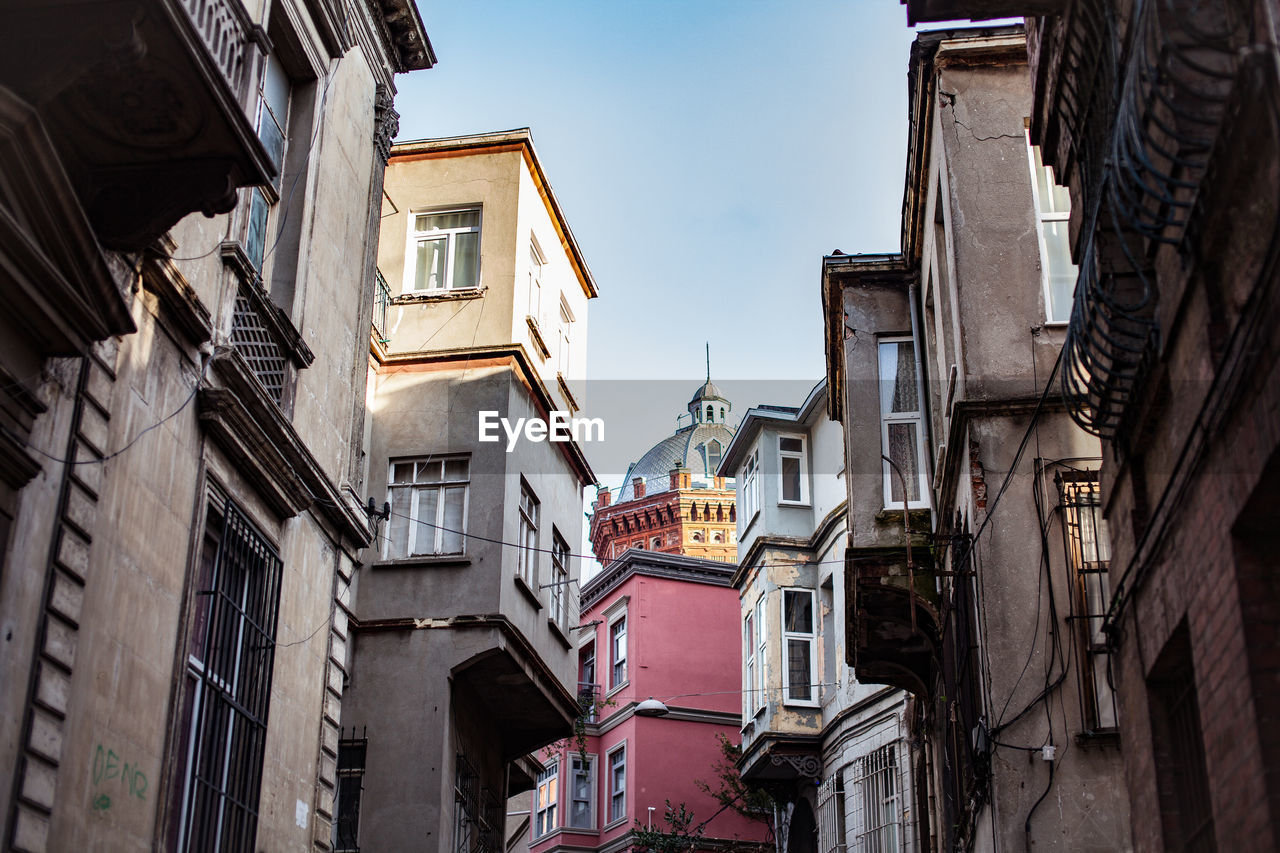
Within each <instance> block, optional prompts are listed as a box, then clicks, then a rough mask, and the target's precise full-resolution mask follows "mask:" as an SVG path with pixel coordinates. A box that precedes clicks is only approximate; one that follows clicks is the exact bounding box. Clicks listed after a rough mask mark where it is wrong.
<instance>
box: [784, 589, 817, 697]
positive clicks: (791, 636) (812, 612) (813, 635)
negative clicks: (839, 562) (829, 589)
mask: <svg viewBox="0 0 1280 853" xmlns="http://www.w3.org/2000/svg"><path fill="white" fill-rule="evenodd" d="M781 592H782V598H781V607H782V622H781V625H782V631H781V633H782V661H783V664H784V666H783V667H782V704H784V705H796V706H801V707H806V708H810V707H817V705H818V689H817V687H815V686H814V684H815V682H814V680H813V679H814V677H815V675H816V674H817V671H818V596H817V594H816V591H815V590H812V589H807V588H805V587H783V588H782V590H781ZM788 595H807V596H809V631H807V632H804V631H793V630H791V629H789V628H788V627H787V596H788ZM793 642H797V643H798V642H804V643H808V646H809V681H808V682H807V685H808V691H809V698H808V699H800V698H795V697H793V696H792V695H791V689H792V686H793V685H792V684H791V667H790V665H789V661H790V660H791V643H793ZM795 686H797V687H798V686H799V685H795Z"/></svg>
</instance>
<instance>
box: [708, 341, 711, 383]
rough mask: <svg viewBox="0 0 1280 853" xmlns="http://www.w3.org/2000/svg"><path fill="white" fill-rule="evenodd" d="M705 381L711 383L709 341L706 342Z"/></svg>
mask: <svg viewBox="0 0 1280 853" xmlns="http://www.w3.org/2000/svg"><path fill="white" fill-rule="evenodd" d="M707 381H708V382H710V381H711V341H707Z"/></svg>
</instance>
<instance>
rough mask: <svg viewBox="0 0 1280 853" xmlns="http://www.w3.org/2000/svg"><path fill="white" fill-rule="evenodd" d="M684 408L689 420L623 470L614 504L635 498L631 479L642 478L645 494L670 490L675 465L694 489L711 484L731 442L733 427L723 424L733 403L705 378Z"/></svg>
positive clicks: (707, 486) (710, 485)
mask: <svg viewBox="0 0 1280 853" xmlns="http://www.w3.org/2000/svg"><path fill="white" fill-rule="evenodd" d="M688 408H689V414H690V415H691V416H692V418H693V423H691V424H689V425H688V426H686V427H681V428H680V429H678V430H676V431H675V433H674V434H672V435H669V436H667V437H666V438H664V439H663V440H662V441H659V442H658V443H657V444H655V445H654V446H653V447H651V448H649V449H648V450H647V451H645V453H644V455H643V456H641V457H640V459H639V460H638V461H636V462H635V463H633V464H632V465H631V467H630V468H628V469H627V476H626V479H624V480H623V482H622V488H621V489H619V490H618V497H617V499H616V501H615V502H616V503H622V502H623V501H629V500H632V499H634V498H635V491H634V489H632V487H631V481H632V480H634V479H635V478H636V477H643V478H644V481H645V494H646V495H652V494H655V493H657V492H666V491H670V489H671V469H672V468H675V467H677V466H679V467H683V468H688V469H689V473H690V474H691V475H692V477H691V479H692V481H693V486H694V488H698V487H702V488H711V487H712V485H713V481H714V479H715V475H716V469H717V468H719V467H720V460H721V459H723V458H724V453H725V451H726V450H728V449H729V442H731V441H733V434H734V429H733V427H731V426H729V425H728V424H727V423H725V418H726V416H727V415H728V413H729V410H730V409H732V408H733V406H732V404H731V403H730V402H729V401H728V400H727V399H726V398H725V397H724V395H723V394H721V393H720V389H719V388H717V387H716V386H715V384H714V383H712V381H711V380H710V379H708V380H707V381H706V382H705V383H704V384H703V385H702V386H701V387H700V388H699V389H698V390H697V391H696V392H694V395H693V399H692V400H690V401H689V407H688Z"/></svg>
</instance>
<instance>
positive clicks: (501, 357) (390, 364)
mask: <svg viewBox="0 0 1280 853" xmlns="http://www.w3.org/2000/svg"><path fill="white" fill-rule="evenodd" d="M371 353H372V355H373V357H374V359H375V361H376V362H377V364H376V367H377V368H379V369H381V370H384V371H388V372H389V371H391V370H395V369H401V370H412V369H414V368H418V369H428V370H449V369H451V368H454V367H457V366H462V367H466V368H469V369H472V370H475V369H478V368H482V367H509V368H512V369H513V372H515V374H516V375H517V377H518V378H519V380H520V384H521V385H523V386H524V388H525V390H526V391H528V392H529V396H530V397H531V398H532V399H533V403H534V407H535V408H536V409H537V410H538V414H539V416H540V417H542V418H543V419H549V418H550V417H551V412H553V411H559V410H558V409H556V403H555V399H554V398H553V397H552V396H551V392H550V391H549V390H547V386H546V383H544V382H543V381H542V378H541V377H540V376H538V372H537V370H535V369H534V367H533V359H531V358H530V357H529V353H528V351H526V350H525V348H524V345H523V344H519V343H513V344H496V345H493V346H477V347H450V348H448V349H437V350H423V351H415V352H407V353H380V352H378V351H377V350H376V349H373V348H371ZM553 446H555V447H557V448H559V450H560V453H561V454H562V455H563V456H564V457H565V459H566V460H567V461H568V462H569V464H570V466H571V467H572V468H573V469H574V471H575V472H576V473H577V475H578V482H580V483H581V484H582V485H583V486H584V487H586V486H592V485H595V483H596V474H595V471H593V470H592V469H591V464H590V463H589V462H587V457H586V454H584V453H583V452H582V447H581V446H580V445H579V444H578V442H576V441H572V440H570V441H557V442H554V445H553Z"/></svg>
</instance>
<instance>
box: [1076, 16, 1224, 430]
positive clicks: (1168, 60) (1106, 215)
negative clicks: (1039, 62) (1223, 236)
mask: <svg viewBox="0 0 1280 853" xmlns="http://www.w3.org/2000/svg"><path fill="white" fill-rule="evenodd" d="M1111 15H1112V12H1111V11H1110V10H1109V9H1108V8H1107V6H1106V5H1105V4H1103V3H1101V2H1099V0H1078V2H1076V3H1075V4H1073V7H1072V12H1071V20H1070V23H1069V26H1071V27H1072V29H1073V32H1072V33H1071V34H1068V36H1067V37H1066V39H1067V41H1066V45H1067V46H1066V49H1064V60H1063V61H1064V63H1065V62H1068V61H1070V60H1071V58H1072V57H1076V58H1077V59H1081V60H1082V61H1083V58H1084V57H1086V56H1087V55H1088V53H1089V52H1090V51H1092V52H1093V53H1094V54H1096V57H1097V58H1096V59H1095V60H1091V61H1083V64H1082V66H1081V70H1082V74H1081V80H1080V82H1079V83H1076V82H1074V81H1073V80H1072V77H1071V75H1070V74H1067V75H1065V77H1064V83H1063V86H1062V99H1063V102H1064V104H1063V107H1062V108H1061V110H1060V111H1059V113H1060V115H1061V120H1062V121H1063V122H1064V124H1065V127H1066V130H1067V132H1068V133H1070V134H1071V138H1072V140H1073V142H1074V144H1075V157H1076V160H1077V164H1076V165H1077V167H1078V168H1079V169H1081V180H1080V186H1081V188H1082V190H1083V191H1084V193H1085V198H1086V202H1087V209H1086V213H1085V221H1084V225H1083V228H1082V230H1081V233H1082V234H1083V235H1085V236H1084V239H1085V240H1086V243H1085V246H1084V247H1083V249H1082V251H1081V252H1080V262H1079V267H1080V273H1079V278H1078V280H1077V283H1076V290H1075V304H1074V306H1073V310H1072V314H1071V322H1070V325H1069V327H1068V331H1067V338H1066V342H1065V344H1064V347H1065V350H1066V352H1065V356H1066V358H1065V359H1064V364H1065V365H1066V367H1065V369H1064V370H1063V373H1062V390H1063V394H1064V396H1065V397H1066V400H1067V402H1068V404H1069V408H1070V411H1071V415H1072V417H1073V418H1074V420H1075V421H1076V422H1077V423H1078V424H1079V425H1080V426H1081V427H1083V428H1084V429H1086V430H1088V431H1090V432H1092V433H1094V434H1096V435H1100V436H1103V437H1112V436H1114V435H1115V434H1116V432H1117V430H1118V429H1119V428H1120V425H1121V422H1122V420H1123V418H1124V412H1125V404H1126V403H1127V401H1128V399H1129V398H1130V397H1131V396H1132V395H1133V394H1134V392H1135V391H1136V390H1137V389H1138V387H1139V384H1140V382H1141V380H1142V378H1143V376H1144V375H1145V373H1146V372H1147V368H1146V366H1147V363H1148V361H1149V360H1150V358H1151V354H1152V352H1153V351H1154V350H1155V349H1156V348H1157V347H1158V343H1159V341H1158V334H1159V329H1158V325H1157V322H1156V316H1155V311H1156V306H1157V303H1158V293H1157V288H1156V281H1155V273H1154V269H1153V260H1152V259H1153V256H1154V254H1155V250H1156V249H1157V248H1158V247H1159V245H1161V244H1169V245H1179V244H1180V243H1181V242H1182V239H1183V236H1184V234H1185V232H1186V226H1187V222H1188V219H1189V216H1190V211H1191V209H1192V208H1193V206H1194V204H1195V200H1196V196H1197V194H1198V192H1199V188H1200V183H1201V179H1202V177H1203V175H1204V172H1205V169H1206V168H1207V166H1208V162H1209V157H1210V155H1211V152H1212V150H1213V147H1214V143H1215V141H1216V139H1217V137H1218V134H1219V129H1220V126H1221V124H1222V120H1223V117H1224V115H1225V113H1226V109H1227V102H1228V100H1229V97H1230V94H1231V89H1232V86H1233V84H1234V80H1235V76H1236V67H1237V61H1238V60H1237V55H1238V54H1237V48H1238V47H1239V46H1240V44H1241V43H1242V41H1243V40H1244V39H1245V35H1246V32H1247V29H1248V28H1247V24H1246V22H1245V18H1244V16H1243V15H1242V14H1241V13H1240V12H1239V9H1238V4H1237V0H1209V1H1208V2H1194V3H1193V2H1189V0H1137V2H1136V3H1135V8H1134V16H1133V21H1132V22H1131V26H1130V32H1131V33H1132V36H1131V37H1130V46H1129V47H1130V49H1129V53H1128V60H1127V62H1126V64H1125V67H1124V69H1123V75H1122V76H1121V77H1120V78H1119V79H1118V84H1117V83H1114V82H1113V71H1114V69H1115V65H1114V57H1115V55H1116V53H1117V51H1118V50H1119V49H1120V46H1119V45H1118V43H1117V36H1116V33H1117V32H1118V29H1117V27H1116V25H1115V22H1114V20H1113V19H1112V17H1111ZM1096 38H1097V39H1100V40H1098V41H1094V40H1093V39H1096ZM1113 85H1115V89H1114V90H1113V91H1108V90H1109V89H1111V88H1112V86H1113ZM1110 104H1115V105H1116V106H1115V113H1114V120H1113V121H1109V120H1108V115H1107V111H1108V108H1109V105H1110ZM1104 129H1105V130H1104ZM1104 134H1105V136H1104Z"/></svg>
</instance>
